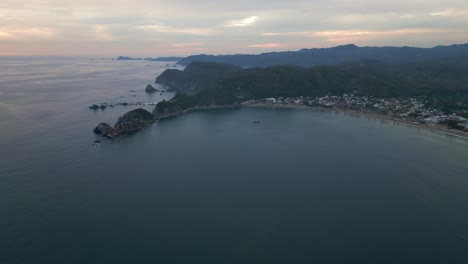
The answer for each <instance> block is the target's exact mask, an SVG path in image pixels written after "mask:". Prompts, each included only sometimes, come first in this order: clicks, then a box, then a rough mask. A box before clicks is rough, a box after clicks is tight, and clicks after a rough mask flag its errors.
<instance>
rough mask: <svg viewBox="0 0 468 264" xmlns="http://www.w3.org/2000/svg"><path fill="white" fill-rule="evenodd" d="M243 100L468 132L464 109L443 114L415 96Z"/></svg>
mask: <svg viewBox="0 0 468 264" xmlns="http://www.w3.org/2000/svg"><path fill="white" fill-rule="evenodd" d="M246 103H267V104H282V105H291V104H293V105H304V106H319V107H326V108H337V109H343V110H355V111H363V112H372V113H378V114H384V115H389V116H391V117H394V118H398V119H404V120H410V121H413V122H415V123H421V124H442V125H448V126H449V127H451V128H455V129H459V130H465V131H468V118H467V117H468V110H467V109H465V110H460V111H458V112H455V113H446V112H443V111H441V110H438V109H434V108H431V107H429V106H428V103H427V102H426V101H423V100H421V99H419V98H404V97H400V98H377V97H373V96H359V95H356V94H343V95H340V96H331V95H326V96H323V97H315V98H312V97H304V96H300V97H296V98H283V97H279V98H265V99H262V100H252V101H248V102H246Z"/></svg>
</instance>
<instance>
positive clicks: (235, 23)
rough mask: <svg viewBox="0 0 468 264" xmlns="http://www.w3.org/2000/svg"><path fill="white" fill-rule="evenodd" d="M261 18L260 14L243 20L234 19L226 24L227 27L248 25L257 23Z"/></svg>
mask: <svg viewBox="0 0 468 264" xmlns="http://www.w3.org/2000/svg"><path fill="white" fill-rule="evenodd" d="M258 19H259V17H258V16H251V17H246V18H243V19H241V20H233V21H231V22H229V23H228V24H226V25H225V26H226V27H247V26H251V25H253V24H255V22H257V21H258Z"/></svg>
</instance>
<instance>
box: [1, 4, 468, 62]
mask: <svg viewBox="0 0 468 264" xmlns="http://www.w3.org/2000/svg"><path fill="white" fill-rule="evenodd" d="M349 43H354V44H356V45H358V46H416V47H432V46H437V45H450V44H461V43H468V1H466V0H444V1H441V0H392V1H380V0H352V1H351V0H327V1H325V0H295V1H294V0H289V1H286V0H228V1H225V0H217V1H208V0H196V1H195V0H165V1H159V0H1V1H0V56H21V55H38V56H49V55H57V56H101V57H115V56H119V55H125V56H133V57H158V56H187V55H191V54H202V53H204V54H234V53H249V54H257V53H262V52H270V51H284V50H299V49H302V48H323V47H333V46H337V45H343V44H349Z"/></svg>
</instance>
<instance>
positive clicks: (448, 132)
mask: <svg viewBox="0 0 468 264" xmlns="http://www.w3.org/2000/svg"><path fill="white" fill-rule="evenodd" d="M236 107H239V108H241V107H252V108H282V109H298V110H306V111H319V112H339V113H347V114H350V115H355V116H359V117H370V118H376V119H380V120H385V121H392V122H397V123H400V124H404V125H408V126H412V127H416V128H422V129H426V130H429V131H432V132H436V133H441V134H445V135H448V136H452V137H456V138H460V139H464V140H468V133H467V132H463V131H457V130H452V129H448V128H446V127H444V126H440V125H428V124H421V123H415V122H413V121H411V120H404V119H398V118H394V117H391V116H388V115H383V114H378V113H372V112H363V111H356V110H349V109H340V108H325V107H320V106H305V105H296V104H269V103H250V104H235V105H210V106H202V107H192V108H188V109H185V110H183V111H178V112H174V113H171V114H167V115H159V116H155V121H159V120H163V119H167V118H173V117H177V116H179V115H182V114H185V113H189V112H193V111H198V110H210V109H221V108H236Z"/></svg>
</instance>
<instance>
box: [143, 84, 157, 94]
mask: <svg viewBox="0 0 468 264" xmlns="http://www.w3.org/2000/svg"><path fill="white" fill-rule="evenodd" d="M145 92H147V93H155V92H159V90H158V89H155V88H154V87H153V86H151V84H148V85H147V86H146V89H145Z"/></svg>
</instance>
